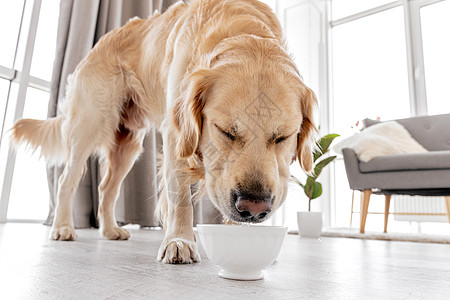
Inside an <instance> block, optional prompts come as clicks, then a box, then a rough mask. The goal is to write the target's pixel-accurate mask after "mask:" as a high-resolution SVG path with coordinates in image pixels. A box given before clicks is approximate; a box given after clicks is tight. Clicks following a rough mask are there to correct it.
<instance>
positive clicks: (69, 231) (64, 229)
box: [50, 225, 77, 241]
mask: <svg viewBox="0 0 450 300" xmlns="http://www.w3.org/2000/svg"><path fill="white" fill-rule="evenodd" d="M50 238H51V239H52V240H57V241H74V240H75V239H76V238H77V234H76V233H75V228H74V227H73V226H72V225H61V226H53V228H52V233H51V235H50Z"/></svg>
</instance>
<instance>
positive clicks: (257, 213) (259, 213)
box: [235, 198, 272, 221]
mask: <svg viewBox="0 0 450 300" xmlns="http://www.w3.org/2000/svg"><path fill="white" fill-rule="evenodd" d="M235 206H236V209H237V211H238V212H239V214H240V215H241V217H242V218H244V219H249V220H250V219H251V220H252V221H257V220H260V219H263V218H264V217H265V216H266V215H267V214H268V213H269V212H270V211H271V209H272V203H271V201H265V200H255V199H242V198H241V199H238V200H237V201H236V203H235Z"/></svg>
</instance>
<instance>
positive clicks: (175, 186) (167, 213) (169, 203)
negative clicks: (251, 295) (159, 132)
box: [158, 140, 200, 264]
mask: <svg viewBox="0 0 450 300" xmlns="http://www.w3.org/2000/svg"><path fill="white" fill-rule="evenodd" d="M163 147H164V148H163V149H164V163H163V166H162V167H163V176H162V178H161V180H163V181H164V183H163V190H162V191H161V193H162V194H163V195H160V199H159V201H163V202H164V203H162V204H161V203H160V205H159V207H160V210H163V211H160V215H163V217H162V219H163V220H162V221H163V223H164V224H163V226H164V229H165V237H164V240H163V242H162V244H161V247H160V248H159V253H158V260H159V261H162V262H165V263H172V264H176V263H183V264H185V263H194V262H199V261H200V255H199V253H198V248H197V244H196V241H195V234H194V230H193V206H192V201H191V190H190V181H189V176H188V174H187V173H186V166H185V165H184V164H185V163H186V162H183V161H180V160H178V159H176V158H175V155H174V153H173V148H174V147H171V143H170V142H168V141H167V140H165V144H164V145H163Z"/></svg>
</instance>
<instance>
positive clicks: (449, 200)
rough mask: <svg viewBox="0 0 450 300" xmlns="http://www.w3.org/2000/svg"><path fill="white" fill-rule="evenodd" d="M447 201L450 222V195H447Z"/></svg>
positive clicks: (449, 220)
mask: <svg viewBox="0 0 450 300" xmlns="http://www.w3.org/2000/svg"><path fill="white" fill-rule="evenodd" d="M445 203H446V204H447V217H448V222H449V223H450V196H447V197H445Z"/></svg>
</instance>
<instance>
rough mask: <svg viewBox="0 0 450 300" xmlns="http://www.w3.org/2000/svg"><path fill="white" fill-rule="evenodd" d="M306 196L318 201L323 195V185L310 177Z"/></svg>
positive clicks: (307, 181)
mask: <svg viewBox="0 0 450 300" xmlns="http://www.w3.org/2000/svg"><path fill="white" fill-rule="evenodd" d="M304 191H305V195H306V197H308V199H316V198H317V197H319V196H320V195H322V184H321V183H320V182H317V181H315V180H314V179H313V178H312V177H308V179H307V180H306V184H305V188H304Z"/></svg>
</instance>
